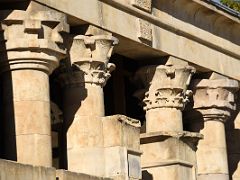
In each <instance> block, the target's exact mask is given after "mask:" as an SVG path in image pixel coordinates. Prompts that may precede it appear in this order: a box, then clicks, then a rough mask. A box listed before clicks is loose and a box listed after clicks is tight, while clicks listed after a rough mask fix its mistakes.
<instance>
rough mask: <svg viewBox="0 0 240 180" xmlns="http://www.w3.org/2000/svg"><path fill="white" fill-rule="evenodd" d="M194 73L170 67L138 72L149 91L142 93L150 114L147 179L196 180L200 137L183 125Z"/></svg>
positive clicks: (145, 142)
mask: <svg viewBox="0 0 240 180" xmlns="http://www.w3.org/2000/svg"><path fill="white" fill-rule="evenodd" d="M169 59H172V57H169ZM194 71H195V70H194V68H193V67H191V66H188V65H184V64H179V65H178V64H171V63H170V64H166V65H158V66H147V67H144V68H142V69H140V70H139V71H138V72H137V76H138V77H140V79H141V81H142V82H143V83H144V85H143V86H144V87H145V88H144V90H141V91H140V92H145V95H144V98H143V102H144V104H145V106H144V109H145V110H146V133H144V134H141V150H142V151H143V155H142V159H141V160H142V170H143V179H146V180H148V179H149V180H150V179H168V180H176V179H194V175H195V174H194V169H195V164H196V159H195V149H194V148H195V142H197V140H198V138H200V135H199V134H195V133H190V132H184V131H183V125H182V110H183V109H184V106H185V104H186V103H187V102H188V96H189V95H190V94H191V91H189V90H187V87H188V85H189V83H190V79H191V76H192V74H193V73H194ZM139 94H141V93H139ZM185 153H186V154H187V156H185V155H184V154H185Z"/></svg>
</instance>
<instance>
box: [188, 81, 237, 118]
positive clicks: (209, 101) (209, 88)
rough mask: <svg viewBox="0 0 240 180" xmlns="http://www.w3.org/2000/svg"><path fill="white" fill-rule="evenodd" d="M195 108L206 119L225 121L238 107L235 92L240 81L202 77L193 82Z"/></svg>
mask: <svg viewBox="0 0 240 180" xmlns="http://www.w3.org/2000/svg"><path fill="white" fill-rule="evenodd" d="M192 89H193V100H194V105H193V108H194V110H195V111H197V112H200V113H201V115H202V117H203V119H204V120H205V121H211V120H217V121H222V122H225V121H226V120H227V119H228V118H229V117H230V114H231V111H232V110H235V109H236V102H235V95H234V94H235V93H236V91H237V90H238V89H239V83H238V81H236V80H231V79H214V80H210V79H202V80H199V79H198V80H195V81H193V84H192Z"/></svg>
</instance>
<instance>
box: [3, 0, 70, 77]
mask: <svg viewBox="0 0 240 180" xmlns="http://www.w3.org/2000/svg"><path fill="white" fill-rule="evenodd" d="M66 21H67V18H66V15H65V14H63V13H60V12H58V11H56V10H53V9H50V8H47V7H46V6H42V5H40V4H38V3H36V2H33V1H32V2H31V3H30V4H29V6H28V8H27V9H26V10H25V11H24V10H13V11H0V26H1V28H0V29H2V30H3V38H2V39H0V44H2V46H3V48H1V49H0V53H1V56H2V59H3V61H2V62H1V63H0V66H2V68H1V70H0V72H4V71H9V70H16V69H39V70H43V71H46V72H47V73H51V72H52V71H53V70H54V69H55V68H56V67H57V66H58V64H59V60H60V59H62V58H64V57H65V56H66V49H65V47H64V39H63V36H62V33H63V32H68V31H69V26H68V24H67V22H66Z"/></svg>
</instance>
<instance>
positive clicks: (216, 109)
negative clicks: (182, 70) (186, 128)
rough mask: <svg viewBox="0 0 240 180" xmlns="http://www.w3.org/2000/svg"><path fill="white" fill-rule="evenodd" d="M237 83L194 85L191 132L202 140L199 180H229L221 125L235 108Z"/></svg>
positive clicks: (199, 82)
mask: <svg viewBox="0 0 240 180" xmlns="http://www.w3.org/2000/svg"><path fill="white" fill-rule="evenodd" d="M238 88H239V84H238V82H237V81H235V80H230V79H210V80H209V79H202V80H195V81H194V83H193V92H194V94H193V99H194V106H193V108H194V111H195V112H192V115H191V117H192V120H191V122H190V123H191V126H190V127H191V130H194V131H199V130H200V133H202V134H203V135H204V138H203V139H202V140H201V141H200V142H199V145H198V150H197V165H198V179H199V180H206V179H219V180H228V179H229V175H228V160H227V147H226V136H225V126H224V123H225V122H226V120H227V119H228V118H229V117H230V112H231V111H232V110H234V109H235V101H234V93H235V92H236V91H237V90H238Z"/></svg>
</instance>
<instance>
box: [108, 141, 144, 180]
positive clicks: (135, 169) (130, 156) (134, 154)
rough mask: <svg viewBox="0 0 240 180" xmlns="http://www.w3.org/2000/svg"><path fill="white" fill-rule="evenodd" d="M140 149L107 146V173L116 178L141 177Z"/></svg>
mask: <svg viewBox="0 0 240 180" xmlns="http://www.w3.org/2000/svg"><path fill="white" fill-rule="evenodd" d="M140 155H141V153H140V152H139V151H133V150H130V149H127V148H126V147H121V146H115V147H108V148H105V174H106V176H107V177H111V178H114V179H119V180H120V179H121V180H128V179H141V163H140Z"/></svg>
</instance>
